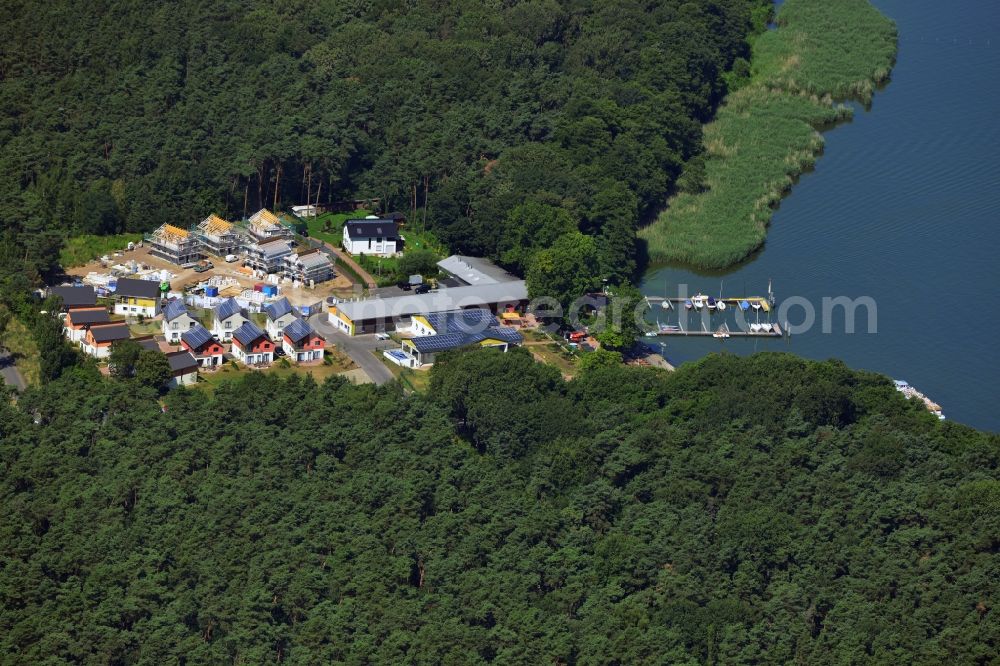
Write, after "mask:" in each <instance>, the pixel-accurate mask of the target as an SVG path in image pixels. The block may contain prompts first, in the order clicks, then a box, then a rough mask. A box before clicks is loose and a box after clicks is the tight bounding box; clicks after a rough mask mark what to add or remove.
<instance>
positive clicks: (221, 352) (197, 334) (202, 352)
mask: <svg viewBox="0 0 1000 666" xmlns="http://www.w3.org/2000/svg"><path fill="white" fill-rule="evenodd" d="M181 348H182V349H184V350H185V351H189V352H191V355H192V356H194V358H195V360H196V361H198V365H200V366H201V367H203V368H215V367H218V366H220V365H222V362H223V357H224V356H225V353H226V348H225V347H223V346H222V343H221V342H219V341H218V340H216V339H215V338H213V337H212V334H211V333H210V332H209V330H208V329H207V328H205V327H204V326H202V325H201V324H196V325H195V327H194V328H191V329H188V330H186V331H184V333H182V334H181Z"/></svg>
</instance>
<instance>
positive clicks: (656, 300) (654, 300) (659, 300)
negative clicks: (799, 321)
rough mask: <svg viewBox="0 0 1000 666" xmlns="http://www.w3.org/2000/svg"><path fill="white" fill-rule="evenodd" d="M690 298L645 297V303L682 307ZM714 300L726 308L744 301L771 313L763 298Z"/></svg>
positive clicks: (746, 297)
mask: <svg viewBox="0 0 1000 666" xmlns="http://www.w3.org/2000/svg"><path fill="white" fill-rule="evenodd" d="M691 298H693V297H688V298H676V297H665V296H646V302H647V303H648V304H649V306H650V307H652V306H654V305H660V306H662V304H663V302H664V301H667V302H669V303H670V305H672V306H680V307H684V302H685V301H689V300H691ZM715 300H716V302H719V301H721V302H723V303H725V304H726V307H729V306H733V307H739V304H740V302H741V301H746V302H747V303H749V304H750V305H751V306H753V305H754V304H755V303H756V304H758V305H759V306H760V309H761V310H763V311H764V312H770V311H771V301H770V300H768V299H767V298H765V297H763V296H738V297H736V298H729V297H726V298H717V299H715Z"/></svg>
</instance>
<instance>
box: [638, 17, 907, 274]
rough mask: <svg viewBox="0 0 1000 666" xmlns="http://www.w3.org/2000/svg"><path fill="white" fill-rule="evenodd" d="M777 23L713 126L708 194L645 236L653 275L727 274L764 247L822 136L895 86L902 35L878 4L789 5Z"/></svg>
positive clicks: (663, 218) (681, 203) (665, 215)
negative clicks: (686, 270)
mask: <svg viewBox="0 0 1000 666" xmlns="http://www.w3.org/2000/svg"><path fill="white" fill-rule="evenodd" d="M775 20H776V22H777V23H778V28H777V29H775V30H768V31H765V32H763V33H760V34H759V35H757V36H756V38H755V39H754V43H753V56H752V60H751V75H750V78H749V80H747V81H746V82H745V83H744V84H743V85H742V86H739V87H736V88H735V89H734V90H733V91H732V92H731V93H730V94H729V95H727V97H726V100H725V101H724V102H723V104H722V105H721V106H720V107H719V110H718V112H717V113H716V116H715V119H713V120H712V122H710V123H708V124H707V125H706V126H705V128H704V139H703V142H704V146H705V152H704V155H705V157H706V159H705V161H704V164H705V179H704V181H705V182H704V189H703V191H701V192H697V193H693V192H682V193H678V194H675V195H674V196H672V197H671V198H670V199H669V200H668V202H667V205H666V208H665V209H664V210H663V211H662V212H661V213H660V214H659V215H658V216H657V218H656V219H655V220H654V221H653V222H652V223H651V224H649V225H647V226H645V227H643V228H641V229H640V230H639V237H640V239H642V240H643V241H644V242H645V243H646V245H647V248H646V253H647V256H648V266H647V268H649V267H654V266H662V265H664V264H681V265H684V266H686V267H690V268H692V269H695V270H708V271H723V270H725V269H729V268H731V267H732V266H734V265H736V264H739V263H740V262H742V261H744V260H745V259H747V257H749V256H751V255H752V254H753V253H754V252H755V251H757V250H759V249H760V248H761V247H762V246H763V245H764V242H765V240H766V235H767V227H768V225H769V224H770V220H771V217H772V215H773V214H774V211H775V210H776V209H777V207H778V205H779V204H780V202H781V199H783V198H784V196H786V195H787V194H788V193H789V192H790V191H791V188H792V187H793V185H794V184H795V183H796V182H797V180H798V178H799V177H801V176H802V174H804V173H807V172H808V171H810V170H811V169H812V167H813V166H814V165H815V162H816V159H818V157H819V156H820V155H821V154H822V152H823V147H824V143H825V142H824V139H823V136H822V132H823V131H826V130H829V129H831V128H834V127H836V126H837V125H838V124H840V123H841V122H845V121H849V120H851V119H852V118H853V107H852V106H849V105H848V102H852V101H853V102H859V103H861V104H863V105H865V107H866V108H867V107H868V106H869V105H870V104H871V101H872V96H873V95H874V93H875V92H876V91H877V90H878V89H879V88H881V87H882V86H884V85H885V84H886V83H887V82H888V80H889V75H890V72H891V69H892V66H893V65H894V64H895V56H896V51H897V42H898V34H897V32H896V28H895V23H894V22H893V21H892V20H891V19H889V18H888V17H886V16H885V15H883V14H882V13H881V12H879V11H878V10H877V9H876V8H875V7H874V6H873V5H872V4H871V3H870V2H869V1H868V0H844V1H843V2H839V3H836V4H835V5H826V4H820V3H810V2H808V0H788V2H786V3H784V4H783V5H782V6H781V7H780V8H779V10H778V13H777V16H776V17H775ZM844 53H847V54H848V55H847V56H844V55H843V54H844ZM837 100H843V101H839V102H838V101H837Z"/></svg>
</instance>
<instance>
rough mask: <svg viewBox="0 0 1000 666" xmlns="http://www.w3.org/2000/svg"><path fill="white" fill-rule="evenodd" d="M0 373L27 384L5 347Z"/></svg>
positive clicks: (9, 380) (17, 383)
mask: <svg viewBox="0 0 1000 666" xmlns="http://www.w3.org/2000/svg"><path fill="white" fill-rule="evenodd" d="M390 374H391V373H390ZM0 375H3V380H4V382H6V383H7V384H10V385H11V386H13V387H14V388H15V389H17V390H18V391H23V390H24V389H25V387H26V386H27V384H25V383H24V377H22V376H21V371H20V370H18V369H17V366H15V365H14V356H13V355H12V354H11V353H10V352H9V351H7V350H6V349H2V350H0Z"/></svg>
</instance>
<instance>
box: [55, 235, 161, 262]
mask: <svg viewBox="0 0 1000 666" xmlns="http://www.w3.org/2000/svg"><path fill="white" fill-rule="evenodd" d="M141 240H142V234H119V235H117V236H95V235H93V234H84V235H82V236H73V237H71V238H67V239H66V243H65V244H64V245H63V248H62V250H60V251H59V264H60V265H61V266H62V267H63V268H72V267H73V266H82V265H84V264H86V263H87V262H89V261H93V260H94V259H98V258H100V257H103V256H104V255H106V254H111V253H112V252H117V251H119V250H124V249H125V248H127V247H128V244H129V243H130V242H132V243H138V242H139V241H141Z"/></svg>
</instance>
